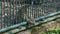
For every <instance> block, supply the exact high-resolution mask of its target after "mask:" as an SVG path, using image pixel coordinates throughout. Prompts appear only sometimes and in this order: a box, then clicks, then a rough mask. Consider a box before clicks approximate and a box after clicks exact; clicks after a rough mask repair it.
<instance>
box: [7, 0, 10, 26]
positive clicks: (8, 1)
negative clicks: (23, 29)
mask: <svg viewBox="0 0 60 34" xmlns="http://www.w3.org/2000/svg"><path fill="white" fill-rule="evenodd" d="M7 3H8V18H7V21H8V23H7V26H9V25H10V22H9V20H10V0H7Z"/></svg>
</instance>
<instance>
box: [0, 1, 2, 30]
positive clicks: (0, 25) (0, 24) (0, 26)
mask: <svg viewBox="0 0 60 34" xmlns="http://www.w3.org/2000/svg"><path fill="white" fill-rule="evenodd" d="M0 29H2V0H1V23H0Z"/></svg>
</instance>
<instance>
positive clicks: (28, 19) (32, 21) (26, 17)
mask: <svg viewBox="0 0 60 34" xmlns="http://www.w3.org/2000/svg"><path fill="white" fill-rule="evenodd" d="M24 16H25V17H24V20H26V21H27V22H30V23H35V20H32V19H30V18H28V16H27V15H26V14H24Z"/></svg>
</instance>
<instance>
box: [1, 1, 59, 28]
mask: <svg viewBox="0 0 60 34" xmlns="http://www.w3.org/2000/svg"><path fill="white" fill-rule="evenodd" d="M59 9H60V0H51V1H50V0H39V2H38V0H0V29H2V28H6V27H9V26H13V25H15V24H18V23H20V22H23V21H27V20H28V19H29V21H33V22H34V20H33V19H35V18H39V17H41V16H44V15H47V14H50V13H52V12H56V11H59Z"/></svg>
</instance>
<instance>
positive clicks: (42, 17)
mask: <svg viewBox="0 0 60 34" xmlns="http://www.w3.org/2000/svg"><path fill="white" fill-rule="evenodd" d="M57 14H60V11H57V12H53V13H51V14H48V15H44V16H40V17H39V18H35V19H34V20H40V19H44V18H48V17H51V16H54V15H57Z"/></svg>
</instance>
